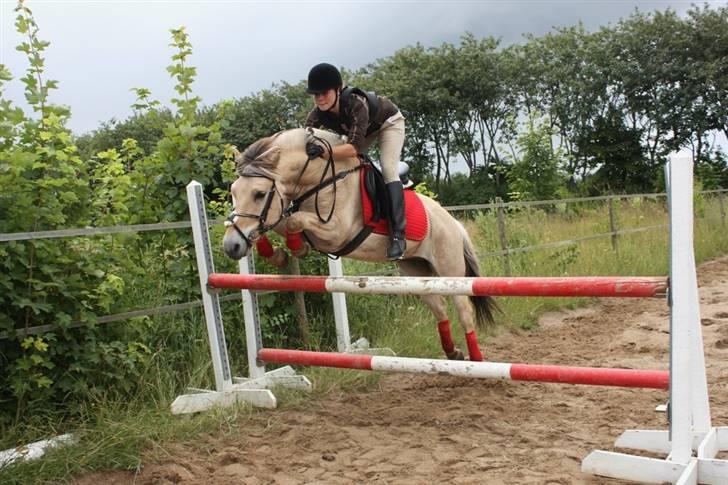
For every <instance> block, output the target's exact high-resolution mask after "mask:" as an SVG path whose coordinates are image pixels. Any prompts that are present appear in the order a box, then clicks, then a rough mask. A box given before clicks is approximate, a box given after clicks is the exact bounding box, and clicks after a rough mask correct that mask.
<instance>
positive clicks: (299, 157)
mask: <svg viewBox="0 0 728 485" xmlns="http://www.w3.org/2000/svg"><path fill="white" fill-rule="evenodd" d="M313 140H315V141H317V142H318V143H322V144H324V145H330V146H335V145H337V144H340V143H343V140H342V138H341V137H339V136H338V135H336V134H334V133H330V132H326V131H321V130H314V129H311V128H308V129H293V130H287V131H282V132H279V133H277V134H275V135H272V136H270V137H267V138H263V139H260V140H258V141H256V142H255V143H253V144H252V145H250V146H249V147H248V148H247V149H246V150H245V151H244V152H243V153H242V154H240V153H237V154H236V159H235V161H236V170H237V173H238V175H239V177H238V179H237V180H236V181H235V182H234V183H233V185H232V187H231V193H232V200H233V212H232V213H231V214H230V217H229V218H228V223H227V225H228V227H227V229H226V231H225V236H224V238H223V249H224V251H225V254H226V255H227V256H229V257H231V258H233V259H240V258H242V257H244V256H245V255H246V254H247V253H248V251H250V250H251V247H252V246H253V245H255V243H256V241H258V240H259V239H260V238H261V236H263V234H264V233H265V232H267V231H269V230H275V231H277V232H279V233H281V234H284V235H286V237H287V241H288V245H289V247H290V248H291V249H293V250H294V254H295V255H297V256H300V255H302V254H305V252H307V249H308V243H310V244H312V245H313V246H314V248H315V249H317V250H319V251H322V252H325V253H330V254H336V253H337V252H341V251H342V248H347V251H349V252H348V254H346V257H349V258H354V259H358V260H363V261H370V262H384V261H386V257H385V256H386V248H387V242H388V238H387V236H386V235H380V234H374V233H372V234H370V235H368V236H366V237H365V239H364V240H363V241H362V242H361V244H359V245H358V246H357V247H356V248H355V249H353V250H351V248H352V247H353V245H352V244H349V243H350V242H351V241H352V240H354V239H355V238H357V235H359V234H360V233H361V232H362V229H363V228H364V220H363V213H362V211H363V208H362V198H361V196H360V180H359V175H360V174H359V173H358V170H359V169H360V168H361V166H360V164H361V161H360V160H359V159H357V158H352V159H350V160H346V161H336V163H334V162H333V160H325V159H323V158H313V159H311V158H310V157H308V156H307V154H306V144H307V143H308V142H311V141H313ZM417 196H418V197H419V198H420V199H421V201H422V203H423V206H424V210H425V212H426V217H427V218H428V219H429V230H428V232H427V234H426V235H425V236H424V239H422V240H420V241H408V242H407V251H406V252H405V255H404V258H403V259H401V260H398V261H397V264H398V265H399V267H400V270H401V272H402V273H403V274H404V275H407V276H450V277H453V276H480V270H479V265H478V260H477V257H476V255H475V251H474V249H473V245H472V243H471V241H470V238H469V237H468V234H467V232H466V231H465V228H464V227H463V226H462V225H461V224H460V223H459V222H458V221H457V220H456V219H454V218H453V217H452V216H451V215H450V214H449V213H448V212H447V211H446V210H445V209H443V208H442V207H441V206H440V205H439V204H438V203H437V202H435V201H434V200H432V199H430V198H428V197H425V196H423V195H420V194H417ZM304 231H305V239H306V241H303V239H302V238H301V235H302V234H304ZM421 298H422V300H424V302H425V303H426V304H427V306H428V307H429V308H430V309H431V311H432V313H433V314H434V316H435V319H436V320H437V322H438V330H439V333H440V339H441V342H442V347H443V350H444V351H445V354H446V355H447V357H448V358H450V359H463V358H464V356H463V353H462V352H461V351H460V350H458V349H456V348H455V346H454V344H453V341H452V337H451V334H450V322H449V320H448V315H447V306H446V302H445V299H444V297H443V296H441V295H422V296H421ZM452 298H453V301H454V303H455V307H456V309H457V312H458V317H459V320H460V324H461V325H462V327H463V329H464V331H465V335H466V342H467V346H468V353H469V357H470V360H482V359H483V357H482V354H481V352H480V349H479V347H478V343H477V337H476V334H475V322H477V323H478V325H479V326H480V327H481V328H482V327H484V326H485V325H486V324H490V323H492V322H493V310H494V308H495V305H494V302H493V299H492V298H491V297H483V296H464V295H459V296H453V297H452Z"/></svg>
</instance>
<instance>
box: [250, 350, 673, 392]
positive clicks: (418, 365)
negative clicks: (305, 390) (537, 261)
mask: <svg viewBox="0 0 728 485" xmlns="http://www.w3.org/2000/svg"><path fill="white" fill-rule="evenodd" d="M258 359H260V360H261V361H262V362H265V363H276V364H289V365H308V366H316V367H337V368H342V369H359V370H377V371H385V372H407V373H416V374H449V375H453V376H459V377H472V378H479V379H505V380H513V381H534V382H556V383H562V384H586V385H593V386H616V387H639V388H651V389H668V388H669V386H670V375H669V372H668V371H662V370H634V369H610V368H599V367H569V366H560V365H534V364H506V363H498V362H471V361H466V360H438V359H414V358H410V357H389V356H379V355H362V354H340V353H334V352H310V351H305V350H285V349H261V350H260V351H259V352H258Z"/></svg>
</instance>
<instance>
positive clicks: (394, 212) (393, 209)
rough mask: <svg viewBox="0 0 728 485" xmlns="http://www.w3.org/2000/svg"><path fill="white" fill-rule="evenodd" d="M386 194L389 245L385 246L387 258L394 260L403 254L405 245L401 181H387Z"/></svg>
mask: <svg viewBox="0 0 728 485" xmlns="http://www.w3.org/2000/svg"><path fill="white" fill-rule="evenodd" d="M387 195H389V237H390V239H389V247H388V248H387V259H388V260H390V261H394V260H396V259H401V258H402V256H404V250H405V249H406V247H407V240H406V239H405V234H404V228H405V225H406V222H405V218H404V192H403V188H402V182H399V181H397V182H389V183H388V184H387Z"/></svg>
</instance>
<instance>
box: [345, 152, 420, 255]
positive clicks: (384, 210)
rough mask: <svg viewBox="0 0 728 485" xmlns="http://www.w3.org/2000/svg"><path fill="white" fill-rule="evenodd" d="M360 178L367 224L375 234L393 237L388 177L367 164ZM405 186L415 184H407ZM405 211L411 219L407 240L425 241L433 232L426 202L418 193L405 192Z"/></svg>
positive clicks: (362, 203)
mask: <svg viewBox="0 0 728 485" xmlns="http://www.w3.org/2000/svg"><path fill="white" fill-rule="evenodd" d="M359 177H360V192H361V205H362V215H363V217H364V224H365V225H366V226H369V227H371V228H372V232H374V233H375V234H383V235H387V234H389V226H388V223H387V214H388V213H389V210H388V209H389V207H388V204H389V197H388V196H387V187H386V186H385V183H384V176H383V175H382V173H381V172H380V171H379V169H378V168H377V167H376V166H374V165H373V164H372V163H364V164H362V169H361V170H360V176H359ZM405 185H411V184H407V183H405ZM404 209H405V219H406V220H407V228H406V230H405V237H406V238H407V240H408V241H422V240H423V239H425V237H427V234H428V232H429V229H430V220H429V218H428V215H427V211H425V206H424V205H423V204H422V200H421V199H420V198H419V197H418V196H417V193H416V192H415V191H414V190H410V189H405V191H404Z"/></svg>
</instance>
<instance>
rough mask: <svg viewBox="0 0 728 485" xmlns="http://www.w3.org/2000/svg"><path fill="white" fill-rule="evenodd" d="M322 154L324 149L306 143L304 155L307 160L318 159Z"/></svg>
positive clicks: (314, 144)
mask: <svg viewBox="0 0 728 485" xmlns="http://www.w3.org/2000/svg"><path fill="white" fill-rule="evenodd" d="M323 154H324V147H322V146H321V145H319V144H318V143H314V142H312V141H310V142H308V143H306V155H308V158H311V159H313V158H318V157H320V156H321V155H323Z"/></svg>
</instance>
